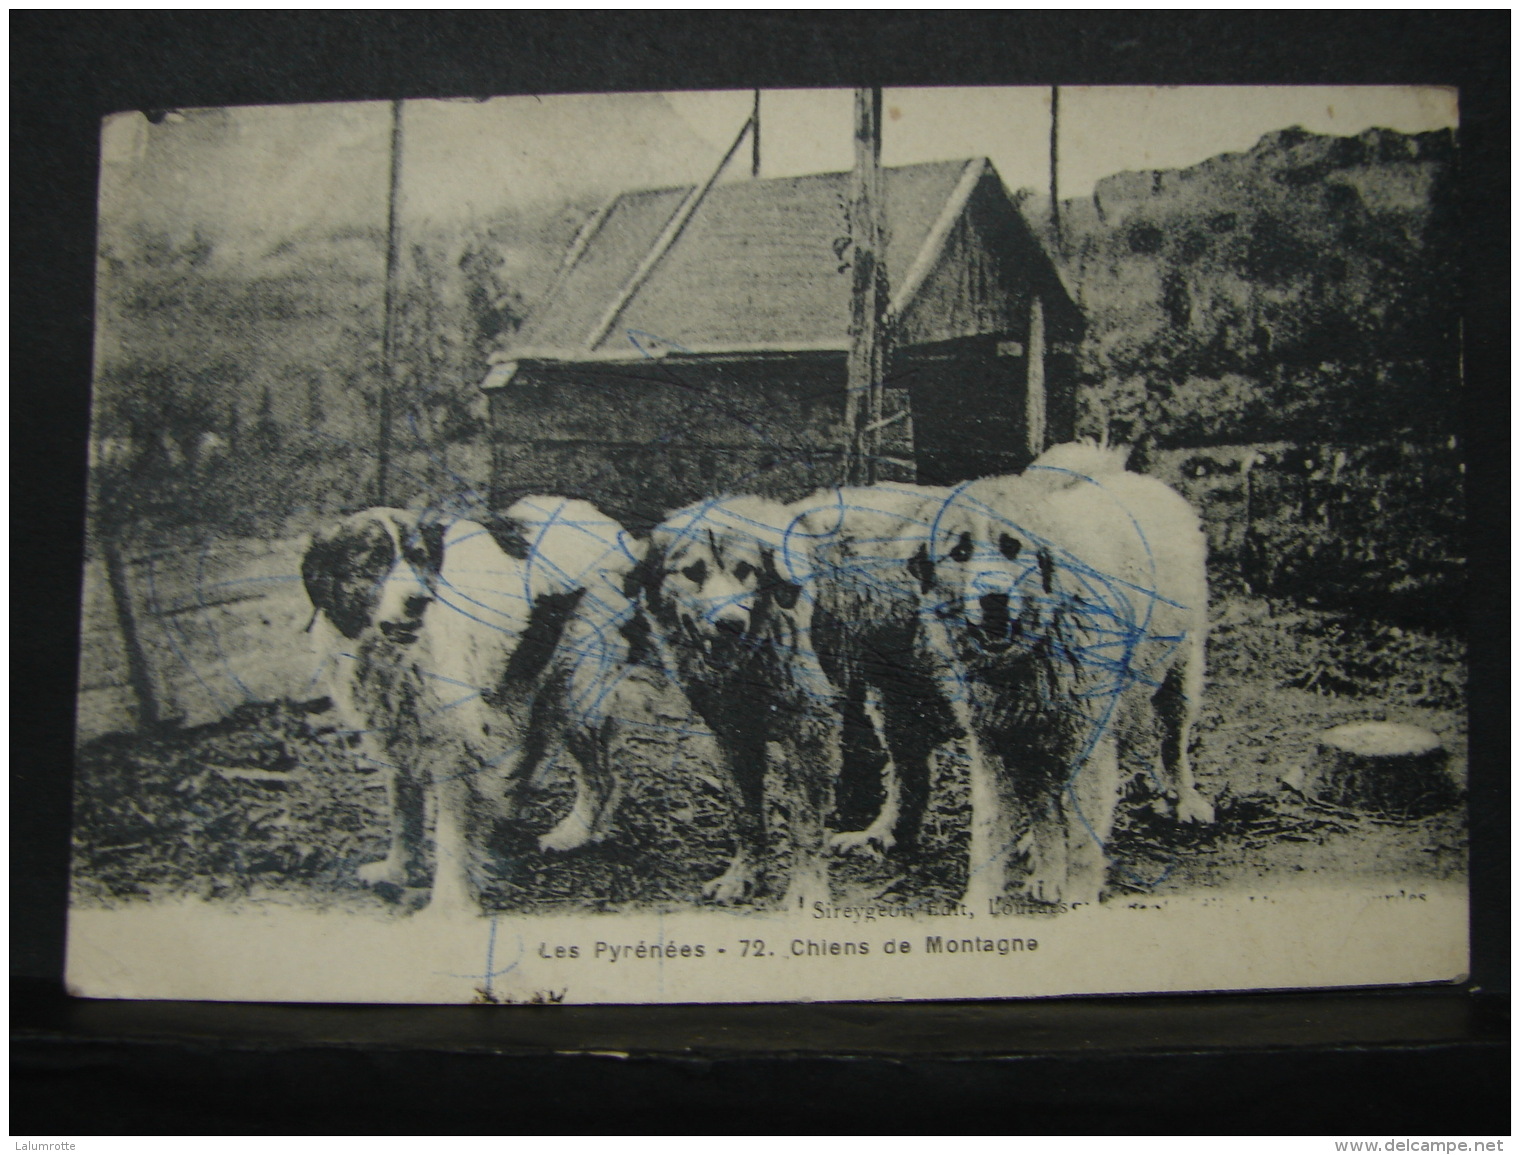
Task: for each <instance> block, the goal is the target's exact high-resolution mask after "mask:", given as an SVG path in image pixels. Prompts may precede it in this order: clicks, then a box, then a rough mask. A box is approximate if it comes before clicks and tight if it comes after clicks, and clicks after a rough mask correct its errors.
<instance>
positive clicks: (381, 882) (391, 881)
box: [354, 858, 408, 891]
mask: <svg viewBox="0 0 1520 1155" xmlns="http://www.w3.org/2000/svg"><path fill="white" fill-rule="evenodd" d="M354 874H355V875H357V876H358V879H359V881H360V882H362V883H364V885H365V886H384V887H391V888H394V889H395V890H398V891H399V890H405V889H406V885H407V881H408V880H407V877H406V871H405V870H404V869H402V867H401V864H400V863H399V862H397V861H395V860H394V859H392V858H382V859H381V860H380V861H379V862H366V863H365V864H364V865H363V866H361V867H359V868H358V869H357V870H356V871H354Z"/></svg>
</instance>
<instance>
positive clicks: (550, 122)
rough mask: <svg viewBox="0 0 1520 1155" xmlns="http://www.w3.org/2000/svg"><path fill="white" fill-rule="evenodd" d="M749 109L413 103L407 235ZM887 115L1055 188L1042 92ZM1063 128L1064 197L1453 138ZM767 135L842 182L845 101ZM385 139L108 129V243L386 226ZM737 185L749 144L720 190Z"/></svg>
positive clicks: (1337, 114)
mask: <svg viewBox="0 0 1520 1155" xmlns="http://www.w3.org/2000/svg"><path fill="white" fill-rule="evenodd" d="M752 100H753V95H752V93H750V92H748V91H742V92H687V93H665V94H660V93H642V94H631V95H600V94H591V95H575V96H549V97H541V98H540V97H504V98H497V99H491V100H485V101H478V100H457V101H445V100H428V101H409V102H407V103H406V105H405V108H404V112H403V134H402V139H403V149H402V177H403V179H402V189H403V194H402V216H403V225H406V224H412V223H421V222H424V221H426V222H435V223H444V224H448V223H458V222H460V221H463V220H468V219H471V218H480V217H484V216H488V215H491V214H495V213H498V212H500V211H502V210H504V209H510V208H519V209H535V208H536V209H541V208H542V207H544V206H547V205H552V204H556V203H564V202H566V201H572V200H573V201H577V202H586V201H600V200H604V199H606V198H607V197H609V196H611V195H612V194H614V193H616V192H618V191H621V190H624V189H629V188H645V187H657V186H660V185H670V184H689V183H693V182H696V181H699V180H702V179H704V178H705V177H706V176H707V175H708V174H709V173H710V172H711V171H712V168H713V167H714V165H716V163H717V161H718V160H719V158H720V157H721V156H722V154H723V152H724V150H725V149H726V148H727V147H728V146H729V144H730V143H732V141H733V138H734V136H735V135H736V134H737V132H738V131H739V128H740V126H741V125H742V124H743V123H744V120H745V118H746V117H748V115H749V113H750V108H751V102H752ZM883 110H884V120H883V129H882V153H883V161H884V163H886V164H888V165H897V164H911V163H917V162H921V161H932V160H950V159H961V158H966V157H970V156H988V157H990V158H991V159H992V161H993V163H994V164H995V165H996V166H997V168H998V171H999V172H1000V173H1001V174H1002V176H1003V179H1004V181H1005V182H1006V183H1007V185H1008V186H1009V187H1010V188H1013V189H1017V188H1021V187H1034V188H1037V189H1040V190H1044V189H1045V188H1047V187H1048V181H1049V169H1048V164H1049V131H1050V90H1049V89H1048V88H938V89H933V88H927V89H926V88H919V89H893V88H889V89H886V90H885V92H884V93H883ZM1060 113H1061V124H1060V128H1061V132H1060V157H1061V163H1060V170H1059V178H1060V191H1061V195H1062V196H1063V197H1070V196H1085V195H1089V194H1090V193H1091V192H1092V189H1093V185H1094V183H1095V182H1096V181H1098V180H1100V179H1101V178H1103V177H1105V176H1108V175H1110V174H1112V173H1115V172H1121V171H1125V170H1134V169H1156V168H1177V167H1184V166H1187V165H1192V164H1196V163H1198V162H1199V161H1202V160H1205V159H1207V158H1208V157H1211V156H1214V155H1217V154H1218V153H1221V152H1232V151H1241V150H1244V149H1247V148H1250V147H1251V145H1252V144H1254V143H1255V141H1256V140H1257V139H1259V138H1260V137H1261V135H1262V134H1263V133H1266V132H1270V131H1273V130H1275V129H1280V128H1286V127H1289V126H1293V125H1299V126H1302V127H1303V128H1306V129H1309V130H1310V131H1313V132H1322V133H1338V134H1342V135H1355V134H1357V133H1360V132H1362V131H1364V130H1365V129H1367V128H1369V127H1382V128H1392V129H1397V130H1400V131H1403V132H1423V131H1430V130H1432V129H1438V128H1447V127H1453V126H1455V124H1456V122H1457V108H1456V95H1455V92H1454V90H1451V89H1441V88H1389V87H1362V88H1346V87H1338V88H1331V87H1296V88H1246V87H1233V88H1231V87H1221V88H1084V87H1069V88H1063V89H1062V90H1061V102H1060ZM761 125H762V137H761V143H762V158H761V175H762V176H791V175H797V174H801V173H808V172H827V171H838V170H841V169H846V168H848V167H850V163H851V130H852V94H851V92H850V90H848V89H825V90H803V89H798V90H782V91H767V92H765V93H763V94H762V98H761ZM390 138H391V110H390V106H389V105H388V104H385V103H363V104H325V105H323V104H307V105H291V106H283V107H273V106H265V107H244V108H230V109H206V110H183V111H182V112H180V113H176V114H172V115H170V116H169V117H168V118H166V119H165V121H164V122H163V123H162V124H158V125H152V124H149V123H148V121H147V120H146V119H145V118H144V117H143V116H142V115H141V114H140V113H121V114H118V115H116V116H113V117H110V118H107V121H106V123H105V126H104V130H103V135H102V160H103V164H102V178H101V209H102V218H103V223H104V224H105V225H107V226H108V227H106V228H105V229H104V230H103V232H104V234H105V235H106V236H109V235H110V228H109V226H110V225H111V224H112V223H113V222H114V223H121V222H125V221H128V220H131V219H139V220H144V221H146V222H148V223H151V224H154V225H157V226H160V227H165V228H168V229H170V230H171V231H172V230H174V229H180V230H183V229H186V228H189V227H192V226H199V227H203V228H205V229H207V230H209V231H210V232H211V233H212V234H213V235H215V236H217V237H218V240H219V247H220V248H221V249H222V251H223V253H224V255H228V256H239V255H244V254H245V253H250V254H251V253H253V252H255V251H256V250H258V249H260V248H267V246H268V245H270V244H273V243H278V242H279V241H280V240H282V239H284V238H287V237H289V236H292V235H296V234H298V233H300V232H301V231H302V230H304V229H312V228H316V229H323V228H328V229H330V228H341V227H344V226H355V225H358V226H370V227H373V226H374V225H376V224H379V225H380V227H383V223H384V217H385V194H386V188H387V178H388V164H389V144H390ZM748 172H749V147H748V145H747V144H746V145H745V147H744V148H743V149H742V150H741V152H740V155H739V156H738V157H736V159H735V161H734V163H733V164H732V165H731V166H730V170H729V171H728V172H727V173H726V174H725V179H743V178H744V177H746V176H747V175H748Z"/></svg>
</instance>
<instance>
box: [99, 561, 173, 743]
mask: <svg viewBox="0 0 1520 1155" xmlns="http://www.w3.org/2000/svg"><path fill="white" fill-rule="evenodd" d="M102 552H103V553H104V554H105V563H106V581H107V582H108V583H109V584H110V586H111V600H112V602H114V603H115V606H116V622H117V625H118V626H120V627H121V641H122V648H123V649H124V650H126V653H127V680H128V682H129V683H130V684H131V687H132V695H133V697H135V698H136V699H137V725H138V728H139V729H141V730H148V729H152V728H154V727H156V726H158V725H159V724H160V723H161V722H162V721H163V717H164V715H163V711H162V709H161V708H160V706H159V701H158V695H157V693H156V691H155V690H154V687H153V670H152V667H151V666H149V664H148V652H147V650H145V649H144V648H143V644H142V637H141V635H140V634H139V633H138V631H137V611H136V609H135V607H134V606H133V604H132V587H131V586H130V585H129V584H128V581H127V565H126V561H125V559H123V558H122V556H121V550H120V549H119V548H117V545H116V541H115V539H114V538H111V537H106V538H105V540H104V542H103V543H102Z"/></svg>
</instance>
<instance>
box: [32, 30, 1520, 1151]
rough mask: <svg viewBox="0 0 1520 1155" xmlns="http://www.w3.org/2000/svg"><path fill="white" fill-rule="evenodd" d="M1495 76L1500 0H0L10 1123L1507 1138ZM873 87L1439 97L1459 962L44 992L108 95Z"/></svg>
mask: <svg viewBox="0 0 1520 1155" xmlns="http://www.w3.org/2000/svg"><path fill="white" fill-rule="evenodd" d="M1508 78H1509V17H1508V14H1507V13H1504V12H1458V13H1435V12H1429V11H1423V12H1396V13H1386V12H1385V13H1379V12H1242V13H1228V14H1225V13H1210V12H1204V13H1191V12H1189V13H1177V12H1171V13H1168V12H1128V13H1093V12H1071V13H1048V12H1047V13H1003V14H991V15H982V14H965V13H950V14H945V13H925V12H880V13H857V12H839V13H834V12H812V13H807V12H800V13H799V12H754V13H735V14H731V15H722V16H717V15H712V14H707V15H697V14H674V13H658V14H650V13H638V12H591V13H526V14H523V13H485V12H470V13H441V14H435V13H378V12H347V13H318V14H305V13H297V14H274V13H237V14H231V15H221V14H204V13H187V12H110V13H102V12H93V13H92V12H79V13H66V14H55V13H44V12H20V13H12V16H11V166H12V167H11V189H12V201H11V238H12V240H11V250H12V271H11V291H12V296H11V321H12V328H11V334H12V338H11V365H12V377H11V381H12V391H11V397H12V439H11V450H12V462H13V465H12V469H11V478H12V486H13V501H12V584H11V595H12V623H11V625H12V639H13V641H12V718H13V723H14V724H13V729H12V735H13V737H12V762H11V970H12V976H13V980H12V1000H13V1001H12V1049H13V1098H12V1108H11V1121H10V1130H11V1132H12V1133H13V1134H23V1135H38V1136H42V1135H55V1136H57V1135H80V1134H90V1133H118V1134H133V1133H172V1132H186V1133H188V1132H202V1133H217V1132H227V1133H238V1132H246V1133H279V1132H297V1133H300V1132H313V1133H371V1132H389V1131H404V1132H435V1133H469V1132H495V1131H500V1132H527V1133H532V1132H549V1133H553V1132H559V1131H566V1130H570V1131H609V1132H616V1131H674V1132H681V1131H697V1130H718V1131H751V1130H757V1131H787V1130H793V1131H795V1130H807V1131H822V1132H832V1131H853V1132H877V1131H914V1130H931V1131H937V1132H958V1131H998V1132H1010V1133H1020V1132H1023V1133H1101V1132H1121V1133H1122V1132H1146V1131H1176V1132H1268V1133H1326V1132H1330V1133H1363V1132H1365V1133H1377V1134H1382V1135H1384V1137H1388V1136H1396V1135H1399V1134H1411V1133H1436V1132H1440V1133H1451V1134H1468V1135H1473V1134H1502V1133H1508V1131H1509V1116H1508V1046H1507V1025H1506V1016H1507V1010H1508V998H1507V992H1508V988H1509V850H1508V847H1509V831H1508V815H1509V809H1510V808H1509V758H1508V727H1507V710H1506V705H1507V702H1508V699H1509V694H1508V689H1509V683H1508V669H1507V656H1508V655H1507V641H1508V625H1509V617H1508V615H1509V609H1508V597H1507V592H1508V588H1509V554H1508V535H1507V532H1506V530H1507V526H1508V521H1509V516H1508V514H1509V508H1508V507H1509V501H1508V493H1509V478H1508V438H1507V432H1508V428H1509V376H1508V373H1509V341H1508V330H1507V321H1508V315H1509V286H1508V270H1509V87H1508V85H1509V80H1508ZM867 83H869V84H882V85H930V84H1050V83H1062V84H1081V83H1087V84H1155V83H1166V84H1267V83H1299V84H1308V83H1313V84H1359V83H1361V84H1372V83H1379V84H1389V83H1394V84H1405V83H1420V84H1450V85H1455V86H1458V87H1459V88H1460V89H1461V93H1460V96H1461V117H1462V125H1461V129H1460V137H1459V139H1460V152H1461V166H1462V188H1463V197H1464V200H1463V208H1464V223H1463V236H1464V253H1463V257H1464V263H1465V268H1466V278H1465V300H1464V303H1463V307H1464V318H1465V322H1464V323H1465V329H1464V356H1465V363H1466V376H1467V389H1468V395H1467V405H1468V409H1467V413H1466V429H1467V437H1466V449H1467V460H1468V463H1469V469H1468V479H1469V493H1468V500H1469V522H1470V530H1471V545H1470V549H1469V554H1468V556H1469V558H1470V559H1471V568H1472V572H1473V574H1474V585H1473V590H1472V596H1471V599H1470V601H1471V610H1470V612H1471V619H1470V620H1471V623H1472V634H1471V637H1472V651H1471V653H1472V667H1473V677H1472V680H1471V684H1470V690H1469V695H1470V697H1469V703H1470V709H1471V713H1472V725H1471V735H1470V736H1471V754H1472V761H1471V765H1472V778H1473V780H1472V794H1471V808H1472V832H1473V843H1474V852H1473V905H1472V922H1473V978H1472V982H1471V983H1469V984H1468V985H1466V986H1465V987H1462V988H1450V989H1441V990H1424V991H1402V992H1359V993H1324V994H1307V995H1304V994H1299V995H1283V994H1278V995H1272V994H1263V995H1249V996H1238V995H1237V996H1199V997H1196V998H1191V999H1187V998H1181V999H1179V998H1168V999H1085V1000H1051V1001H1043V1002H1024V1003H996V1004H986V1003H982V1004H951V1005H939V1006H935V1005H859V1004H857V1005H835V1006H811V1007H809V1006H802V1007H789V1008H788V1007H737V1008H735V1007H729V1008H547V1009H538V1008H518V1009H514V1010H499V1009H492V1008H464V1007H449V1008H412V1007H408V1008H357V1007H355V1008H330V1007H329V1008H313V1007H276V1006H268V1007H265V1006H229V1005H219V1004H201V1005H193V1004H167V1003H140V1004H111V1003H92V1002H86V1001H81V1000H70V999H68V998H66V997H65V996H64V995H63V994H62V993H61V984H60V976H61V974H62V965H63V961H62V960H63V935H64V908H65V896H66V876H67V846H68V838H67V826H68V808H69V768H70V764H71V758H72V724H73V691H74V683H75V673H76V662H77V638H78V614H79V598H78V589H79V572H80V563H81V557H82V547H81V537H82V522H83V487H84V462H85V441H86V429H87V418H88V405H89V381H90V358H91V354H90V339H91V316H92V310H93V302H92V291H93V290H92V286H93V275H94V217H95V181H96V175H97V160H96V149H97V140H98V132H99V120H100V117H102V116H103V115H105V114H107V113H110V112H115V111H120V110H124V109H152V108H169V107H176V106H194V105H219V104H255V103H283V102H298V101H318V100H366V99H386V98H391V97H396V96H406V97H427V96H458V95H487V94H491V95H509V94H514V93H532V92H539V93H551V92H570V91H596V90H639V89H646V90H659V89H670V88H690V89H700V88H750V87H756V86H759V87H764V88H779V87H828V86H849V85H855V84H867ZM589 1051H613V1052H620V1053H626V1054H628V1055H629V1056H630V1057H628V1058H626V1059H625V1058H612V1057H606V1056H604V1055H592V1054H588V1053H586V1052H589ZM1384 1133H1386V1134H1384Z"/></svg>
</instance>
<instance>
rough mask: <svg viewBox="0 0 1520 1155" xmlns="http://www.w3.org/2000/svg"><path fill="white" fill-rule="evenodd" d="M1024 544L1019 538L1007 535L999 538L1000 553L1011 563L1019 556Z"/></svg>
mask: <svg viewBox="0 0 1520 1155" xmlns="http://www.w3.org/2000/svg"><path fill="white" fill-rule="evenodd" d="M1023 544H1024V543H1023V542H1021V541H1020V540H1019V539H1018V538H1016V537H1011V536H1009V535H1008V534H1006V533H1005V534H1002V535H1001V536H999V537H998V551H999V552H1000V553H1001V554H1002V555H1003V556H1004V557H1006V558H1007V559H1008V560H1009V561H1012V560H1013V559H1014V558H1016V557H1018V556H1019V549H1020V547H1021V546H1022V545H1023Z"/></svg>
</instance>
